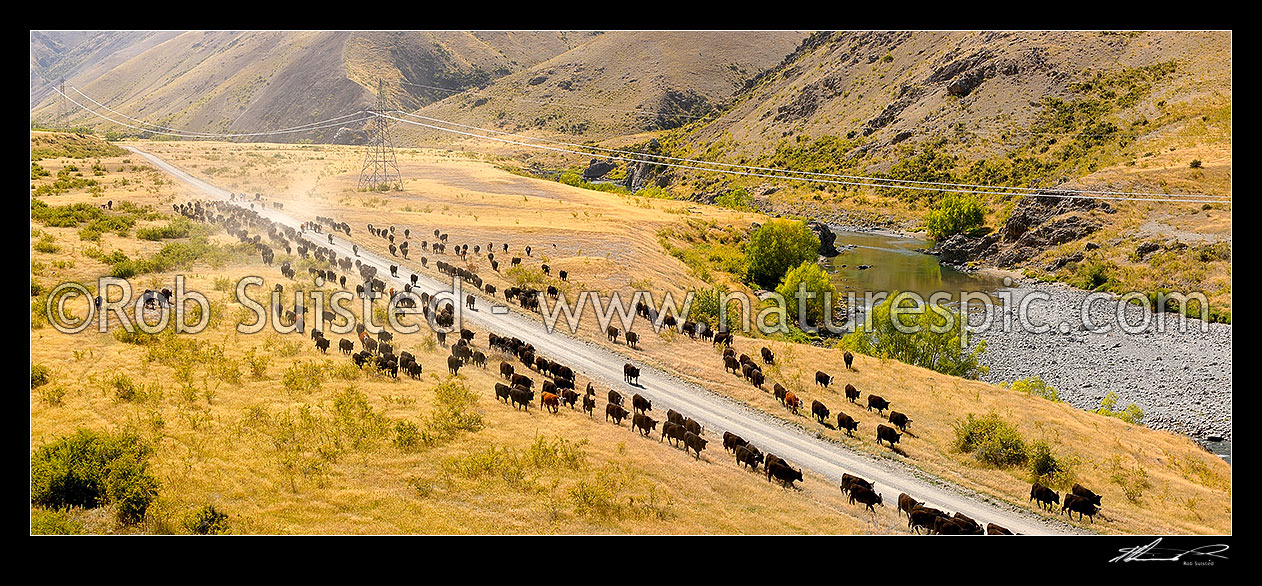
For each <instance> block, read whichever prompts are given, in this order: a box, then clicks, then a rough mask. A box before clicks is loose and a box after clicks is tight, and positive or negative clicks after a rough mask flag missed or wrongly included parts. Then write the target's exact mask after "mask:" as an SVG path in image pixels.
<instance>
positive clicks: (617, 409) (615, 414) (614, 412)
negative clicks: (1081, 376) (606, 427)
mask: <svg viewBox="0 0 1262 586" xmlns="http://www.w3.org/2000/svg"><path fill="white" fill-rule="evenodd" d="M630 414H631V413H630V412H629V411H627V410H626V409H623V408H622V405H615V404H613V403H610V404H608V405H605V421H609V418H610V417H612V418H613V422H614V424H615V425H622V420H623V419H624V418H626V416H627V415H630Z"/></svg>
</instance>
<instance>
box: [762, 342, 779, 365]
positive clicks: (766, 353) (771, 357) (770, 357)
mask: <svg viewBox="0 0 1262 586" xmlns="http://www.w3.org/2000/svg"><path fill="white" fill-rule="evenodd" d="M762 361H763V362H765V363H767V364H775V363H776V355H775V354H772V353H771V349H770V348H767V347H766V346H763V347H762Z"/></svg>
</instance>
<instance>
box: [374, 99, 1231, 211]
mask: <svg viewBox="0 0 1262 586" xmlns="http://www.w3.org/2000/svg"><path fill="white" fill-rule="evenodd" d="M395 112H397V113H400V114H403V115H404V116H409V117H412V118H419V119H422V120H427V121H430V122H435V123H440V124H448V125H451V126H458V127H461V128H468V129H471V130H480V131H483V132H491V133H494V134H502V135H507V136H515V137H519V138H525V139H528V140H535V141H540V142H548V143H552V144H559V145H562V146H569V147H575V148H583V149H591V150H596V151H601V152H606V153H618V154H625V155H632V156H636V157H652V158H655V159H664V160H668V161H680V162H686V163H696V164H702V165H714V166H718V167H729V168H736V169H747V170H752V171H767V172H774V173H789V174H794V175H803V176H807V177H827V178H836V179H854V180H859V181H873V182H878V183H880V182H888V183H899V184H909V185H929V186H937V187H960V188H979V189H997V190H1002V191H1005V192H1018V193H1021V192H1028V193H1043V192H1046V191H1055V192H1058V193H1074V194H1098V195H1112V196H1140V197H1178V198H1184V197H1198V198H1225V197H1229V196H1220V195H1203V194H1187V193H1175V194H1167V193H1152V192H1126V191H1105V190H1091V189H1040V188H1037V187H1007V186H997V185H980V184H971V183H946V182H938V181H914V180H907V179H887V178H882V177H870V176H863V175H841V174H834V173H815V172H810V171H794V170H790V169H777V168H774V167H757V166H752V165H737V164H734V163H719V162H713V161H704V160H700V159H688V158H683V157H669V156H666V155H654V154H650V153H639V152H635V151H627V150H620V149H610V148H604V147H598V146H591V145H583V144H576V143H570V142H564V141H559V140H552V139H547V138H535V137H529V136H525V135H521V134H515V133H511V132H505V131H502V130H494V129H488V128H480V127H476V126H470V125H467V124H460V123H458V122H450V121H446V120H440V119H438V118H430V117H427V116H421V115H419V114H409V113H407V112H401V111H398V110H395ZM567 152H568V151H567ZM580 154H584V155H593V154H595V153H580ZM640 162H647V163H649V164H662V165H665V163H659V162H649V161H640ZM683 168H692V167H683ZM702 170H706V171H718V172H722V171H721V170H719V169H702ZM785 178H792V177H785ZM835 183H840V184H842V185H850V184H849V183H843V182H835ZM878 186H880V187H890V188H898V189H912V188H911V187H904V186H902V185H884V184H881V185H878ZM922 189H923V188H922ZM932 191H956V190H947V189H936V188H935V189H932ZM965 193H968V192H965ZM973 193H994V192H993V191H978V192H973ZM1224 201H1225V200H1224Z"/></svg>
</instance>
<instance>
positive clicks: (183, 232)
mask: <svg viewBox="0 0 1262 586" xmlns="http://www.w3.org/2000/svg"><path fill="white" fill-rule="evenodd" d="M195 228H196V225H195V224H193V222H192V220H189V219H188V218H185V217H184V216H179V217H177V218H175V219H174V220H172V221H171V223H169V224H167V225H166V226H160V227H154V228H142V229H140V230H137V231H136V237H137V238H140V239H141V240H170V239H172V238H188V237H189V236H190V235H191V234H193V232H194V230H195ZM198 232H203V231H200V230H199V231H198Z"/></svg>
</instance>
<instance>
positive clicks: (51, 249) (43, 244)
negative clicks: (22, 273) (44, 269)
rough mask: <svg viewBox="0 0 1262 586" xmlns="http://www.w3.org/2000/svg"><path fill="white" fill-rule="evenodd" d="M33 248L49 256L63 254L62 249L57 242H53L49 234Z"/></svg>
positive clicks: (36, 242)
mask: <svg viewBox="0 0 1262 586" xmlns="http://www.w3.org/2000/svg"><path fill="white" fill-rule="evenodd" d="M31 248H34V249H35V251H36V252H44V253H48V254H55V253H58V252H61V247H60V246H57V241H56V240H53V237H52V236H50V235H48V234H45V235H44V237H43V238H40V239H39V240H36V241H35V244H32V245H31Z"/></svg>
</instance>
